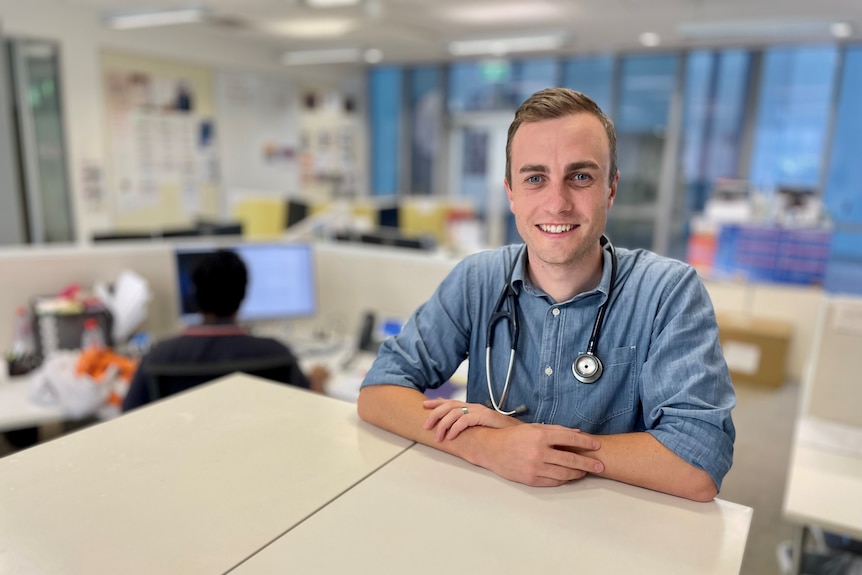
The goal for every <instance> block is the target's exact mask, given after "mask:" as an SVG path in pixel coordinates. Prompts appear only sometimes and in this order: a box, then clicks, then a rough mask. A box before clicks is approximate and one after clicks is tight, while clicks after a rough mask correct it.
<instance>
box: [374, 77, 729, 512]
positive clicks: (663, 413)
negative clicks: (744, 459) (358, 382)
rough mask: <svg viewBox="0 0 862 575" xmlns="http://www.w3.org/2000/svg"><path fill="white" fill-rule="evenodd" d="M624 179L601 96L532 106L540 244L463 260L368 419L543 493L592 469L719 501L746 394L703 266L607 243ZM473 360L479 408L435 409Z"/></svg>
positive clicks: (525, 221) (517, 185)
mask: <svg viewBox="0 0 862 575" xmlns="http://www.w3.org/2000/svg"><path fill="white" fill-rule="evenodd" d="M618 180H619V172H618V170H617V166H616V136H615V133H614V128H613V124H612V122H611V121H610V119H608V118H607V117H606V116H605V115H604V114H603V113H602V112H601V110H600V109H599V108H598V106H596V104H595V103H594V102H593V101H592V100H590V99H589V98H587V97H586V96H584V95H582V94H580V93H577V92H574V91H571V90H567V89H562V88H553V89H547V90H542V91H540V92H538V93H536V94H534V95H533V96H531V97H530V98H529V99H528V100H527V101H526V102H524V103H523V104H522V105H521V107H520V108H519V109H518V110H517V112H516V113H515V119H514V121H513V122H512V125H511V126H510V128H509V136H508V142H507V145H506V179H505V185H506V193H507V195H508V198H509V205H510V209H511V210H512V213H513V214H514V215H515V221H516V224H517V227H518V232H519V233H520V235H521V237H522V238H523V239H524V242H525V245H526V248H525V249H524V248H522V246H504V247H502V248H499V249H496V250H491V251H486V252H482V253H478V254H474V255H472V256H469V257H467V258H466V259H465V260H464V261H462V262H460V263H459V264H458V265H457V266H456V267H455V269H454V270H453V271H452V272H451V273H450V275H449V276H448V277H447V278H446V279H445V280H444V281H443V282H442V283H441V284H440V286H439V287H438V288H437V290H436V292H435V293H434V295H433V296H432V298H431V299H430V300H429V301H427V302H426V303H424V304H423V305H422V306H420V307H419V309H418V310H417V311H416V312H415V313H414V315H413V316H412V317H411V318H410V320H409V321H408V322H407V324H406V325H405V328H404V330H403V331H402V333H401V334H400V335H399V336H397V337H395V338H391V339H389V340H386V341H385V342H384V344H383V345H382V347H381V350H380V353H379V355H378V357H377V359H376V361H375V363H374V364H373V366H372V368H371V370H370V371H369V372H368V374H367V376H366V378H365V381H364V382H363V387H362V390H361V392H360V396H359V405H358V410H359V415H360V416H361V417H362V418H363V419H365V420H367V421H369V422H371V423H374V424H375V425H378V426H380V427H383V428H385V429H388V430H390V431H393V432H395V433H398V434H399V435H402V436H404V437H407V438H410V439H412V440H415V441H419V442H421V443H425V444H427V445H432V446H434V447H437V448H439V449H441V450H443V451H446V452H448V453H452V454H454V455H457V456H459V457H462V458H464V459H465V460H467V461H469V462H471V463H474V464H476V465H480V466H482V467H485V468H487V469H490V470H491V471H493V472H495V473H497V474H498V475H500V476H502V477H505V478H507V479H510V480H514V481H519V482H522V483H525V484H528V485H536V486H553V485H560V484H563V483H566V482H568V481H572V480H575V479H579V478H581V477H584V476H585V475H586V474H588V473H590V474H595V475H600V476H604V477H608V478H611V479H615V480H618V481H623V482H626V483H630V484H633V485H639V486H642V487H646V488H649V489H654V490H657V491H662V492H666V493H670V494H674V495H678V496H680V497H686V498H688V499H692V500H697V501H708V500H711V499H712V498H714V497H715V495H716V494H717V493H718V490H719V488H720V486H721V481H722V479H723V477H724V475H725V474H726V473H727V471H728V470H729V469H730V466H731V462H732V458H733V441H734V438H735V430H734V426H733V422H732V420H731V417H730V411H731V409H732V408H733V406H734V405H735V395H734V391H733V388H732V385H731V382H730V376H729V374H728V371H727V366H726V364H725V362H724V358H723V355H722V352H721V349H720V347H719V344H718V337H717V336H718V328H717V325H716V322H715V315H714V312H713V308H712V304H711V302H710V300H709V296H708V294H707V293H706V290H705V289H704V287H703V285H702V283H701V282H700V280H699V279H698V277H697V274H696V273H695V271H694V270H693V269H692V268H691V267H689V266H687V265H686V264H683V263H682V262H678V261H675V260H671V259H668V258H663V257H660V256H657V255H656V254H653V253H651V252H648V251H644V250H624V249H618V250H616V254H615V255H614V250H613V249H612V248H610V247H609V246H604V245H603V244H604V243H605V239H604V238H603V236H602V233H603V231H604V229H605V223H606V219H607V213H608V210H609V209H610V208H611V206H612V205H613V202H614V198H615V196H616V191H617V182H618ZM504 286H505V290H504V291H503V292H501V291H500V290H501V288H504ZM503 314H508V315H503ZM507 318H511V319H507ZM512 320H516V321H517V329H516V330H513V329H512V326H513V324H514V322H513V321H512ZM515 332H517V333H515ZM489 337H490V338H492V342H489ZM489 343H490V347H489V348H488V349H486V346H488V345H489ZM515 348H517V349H515ZM486 353H487V356H486ZM468 355H469V359H470V361H469V373H468V384H467V403H463V402H460V401H453V400H432V401H427V400H425V397H424V396H423V394H422V392H423V391H424V390H425V389H428V388H434V387H437V386H439V385H441V384H443V383H444V382H445V381H446V380H448V378H449V377H450V376H451V375H452V373H453V372H454V371H455V369H456V368H457V367H458V366H459V364H460V363H461V361H462V360H463V359H464V358H465V357H467V356H468ZM510 358H511V359H510ZM486 364H487V365H488V368H489V369H490V373H489V372H488V371H487V370H486ZM591 381H592V382H591ZM495 406H496V407H497V408H499V412H498V411H497V410H496V409H495V408H494V407H495ZM501 412H502V413H501Z"/></svg>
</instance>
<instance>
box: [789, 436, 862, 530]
mask: <svg viewBox="0 0 862 575" xmlns="http://www.w3.org/2000/svg"><path fill="white" fill-rule="evenodd" d="M784 516H785V517H786V518H787V519H788V520H789V521H792V522H794V523H797V524H799V525H818V526H820V527H822V528H824V529H826V530H828V531H835V532H838V533H841V534H844V535H849V536H851V537H855V538H859V539H862V457H860V456H858V455H851V454H849V453H846V452H841V451H837V450H836V451H832V450H828V449H824V448H822V447H812V446H808V445H803V444H800V443H799V441H798V437H797V442H796V444H795V445H794V448H793V452H792V454H791V458H790V473H789V475H788V479H787V488H786V491H785V492H784Z"/></svg>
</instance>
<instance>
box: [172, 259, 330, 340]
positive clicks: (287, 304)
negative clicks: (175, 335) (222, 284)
mask: <svg viewBox="0 0 862 575" xmlns="http://www.w3.org/2000/svg"><path fill="white" fill-rule="evenodd" d="M215 249H216V248H213V247H200V246H197V247H189V248H178V249H177V250H176V252H175V255H176V265H177V282H178V286H177V287H178V291H179V297H180V315H181V316H182V320H183V322H184V323H188V324H192V323H199V322H200V315H199V313H200V310H199V309H198V306H197V302H196V301H195V295H194V288H193V284H192V272H193V271H194V269H195V266H196V265H197V263H198V262H199V261H200V260H201V259H202V258H203V257H204V256H205V255H207V254H209V253H212V252H213V251H215ZM225 249H230V250H232V251H234V252H236V254H237V255H238V256H239V257H240V258H242V260H243V262H245V265H246V268H248V286H246V292H245V299H244V300H243V302H242V305H241V306H240V308H239V314H238V315H239V317H238V319H239V321H256V320H266V319H290V318H298V317H310V316H313V315H314V314H315V312H316V311H317V285H316V282H315V275H314V255H313V254H312V252H311V246H310V245H309V244H303V243H278V244H241V245H235V246H230V247H227V248H225Z"/></svg>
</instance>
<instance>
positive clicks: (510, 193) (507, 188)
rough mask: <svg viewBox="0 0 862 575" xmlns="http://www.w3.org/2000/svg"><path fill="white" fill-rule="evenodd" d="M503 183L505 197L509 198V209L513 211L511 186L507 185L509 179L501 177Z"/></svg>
mask: <svg viewBox="0 0 862 575" xmlns="http://www.w3.org/2000/svg"><path fill="white" fill-rule="evenodd" d="M503 185H504V186H506V197H507V198H509V211H510V212H512V213H513V214H514V213H515V208H514V206H512V186H510V185H509V180H508V179H507V178H503Z"/></svg>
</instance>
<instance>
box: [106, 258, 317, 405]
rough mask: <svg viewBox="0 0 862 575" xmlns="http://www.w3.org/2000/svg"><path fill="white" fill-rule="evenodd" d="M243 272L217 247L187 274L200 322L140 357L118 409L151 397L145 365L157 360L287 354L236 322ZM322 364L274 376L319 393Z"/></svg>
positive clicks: (243, 286) (220, 359)
mask: <svg viewBox="0 0 862 575" xmlns="http://www.w3.org/2000/svg"><path fill="white" fill-rule="evenodd" d="M247 283H248V270H247V268H246V266H245V263H244V262H243V261H242V259H241V258H240V257H239V256H238V255H236V254H235V253H234V252H231V251H227V250H218V251H216V252H213V253H212V254H208V255H207V256H205V257H204V258H203V259H202V260H201V261H200V262H199V263H198V264H197V266H196V267H195V269H194V271H193V272H192V284H193V285H194V297H195V299H196V300H197V303H198V307H199V308H200V310H201V313H202V314H203V323H202V325H199V326H194V327H189V328H188V329H186V330H185V331H184V332H183V334H182V335H180V336H178V337H174V338H171V339H167V340H165V341H162V342H160V343H158V344H156V345H155V346H154V347H153V349H152V350H151V351H150V352H149V353H148V354H147V355H146V356H145V357H144V358H143V360H142V361H141V364H140V365H139V366H138V369H137V371H136V372H135V376H134V378H133V379H132V382H131V384H130V385H129V391H128V393H127V394H126V397H125V398H124V399H123V411H129V410H131V409H134V408H136V407H140V406H141V405H144V404H146V403H149V402H150V401H152V398H151V397H150V391H149V381H148V379H149V376H148V373H147V368H148V366H150V365H154V364H159V365H164V364H183V365H188V364H201V365H202V366H203V365H206V364H211V363H217V362H228V361H239V360H251V359H258V358H259V359H265V358H270V357H273V358H277V357H287V358H288V359H290V358H292V357H293V356H292V354H291V351H290V350H289V349H288V348H287V347H285V346H284V345H283V344H282V343H280V342H278V341H276V340H274V339H270V338H263V337H255V336H252V335H249V334H248V333H247V332H246V330H245V329H243V328H242V327H240V326H239V325H237V323H236V315H237V311H239V307H240V304H242V300H243V299H244V298H245V290H246V285H247ZM328 375H329V374H328V372H327V371H326V369H324V368H320V367H318V368H315V369H314V370H313V371H312V372H311V374H310V376H309V377H306V376H305V374H303V373H302V371H301V370H300V369H299V367H296V365H295V364H294V367H293V368H292V369H288V368H285V370H284V373H282V374H280V377H279V379H281V380H282V381H283V382H284V383H290V384H292V385H295V386H297V387H302V388H305V389H311V390H312V391H317V392H322V390H323V384H324V382H325V380H326V378H327V377H328Z"/></svg>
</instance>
